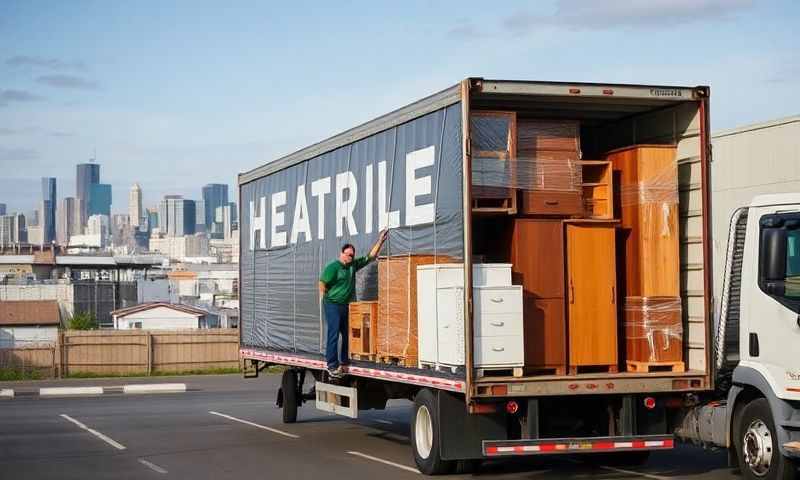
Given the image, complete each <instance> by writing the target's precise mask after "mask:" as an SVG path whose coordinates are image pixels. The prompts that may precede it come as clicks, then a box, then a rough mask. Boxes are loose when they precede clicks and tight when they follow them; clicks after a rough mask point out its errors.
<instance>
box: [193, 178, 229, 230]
mask: <svg viewBox="0 0 800 480" xmlns="http://www.w3.org/2000/svg"><path fill="white" fill-rule="evenodd" d="M227 204H228V185H226V184H224V183H209V184H208V185H205V186H203V217H204V223H205V225H206V231H207V232H209V234H217V233H219V234H222V225H216V226H215V225H214V224H215V223H216V221H215V216H216V211H217V208H219V207H222V206H225V205H227ZM198 223H200V222H198ZM220 237H221V235H220Z"/></svg>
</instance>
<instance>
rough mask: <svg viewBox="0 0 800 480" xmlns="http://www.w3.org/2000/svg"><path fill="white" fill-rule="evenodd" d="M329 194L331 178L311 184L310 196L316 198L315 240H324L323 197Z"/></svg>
mask: <svg viewBox="0 0 800 480" xmlns="http://www.w3.org/2000/svg"><path fill="white" fill-rule="evenodd" d="M328 193H331V177H325V178H320V179H319V180H314V181H313V182H311V196H312V197H317V239H318V240H324V239H325V195H326V194H328Z"/></svg>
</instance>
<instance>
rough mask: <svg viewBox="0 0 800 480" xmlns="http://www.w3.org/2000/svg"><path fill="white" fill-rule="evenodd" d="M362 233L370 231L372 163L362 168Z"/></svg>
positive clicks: (373, 192)
mask: <svg viewBox="0 0 800 480" xmlns="http://www.w3.org/2000/svg"><path fill="white" fill-rule="evenodd" d="M364 182H365V183H366V186H365V187H366V188H364V233H372V196H373V195H374V194H375V191H374V190H373V189H372V164H371V163H370V164H369V165H367V166H366V167H365V168H364Z"/></svg>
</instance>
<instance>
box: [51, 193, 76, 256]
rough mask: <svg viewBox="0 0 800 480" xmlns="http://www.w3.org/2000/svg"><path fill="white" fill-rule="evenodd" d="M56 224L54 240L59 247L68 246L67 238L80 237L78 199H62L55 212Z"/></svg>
mask: <svg viewBox="0 0 800 480" xmlns="http://www.w3.org/2000/svg"><path fill="white" fill-rule="evenodd" d="M57 214H58V215H57V216H58V222H57V228H56V239H57V241H58V243H59V244H61V245H68V244H69V237H71V236H73V235H80V234H81V233H82V231H81V229H80V224H81V212H80V209H79V208H78V199H77V198H75V197H64V198H63V199H62V200H61V205H60V207H59V209H58V212H57Z"/></svg>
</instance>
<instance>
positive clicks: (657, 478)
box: [567, 458, 669, 480]
mask: <svg viewBox="0 0 800 480" xmlns="http://www.w3.org/2000/svg"><path fill="white" fill-rule="evenodd" d="M567 461H569V462H572V463H580V464H585V463H586V462H581V461H579V460H575V459H572V458H568V459H567ZM597 466H598V467H600V468H604V469H606V470H610V471H612V472H617V473H624V474H626V475H637V476H639V477H645V478H652V479H653V480H669V478H668V477H661V476H658V475H653V474H652V473H644V472H636V471H633V470H625V469H624V468H617V467H609V466H608V465H597Z"/></svg>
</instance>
